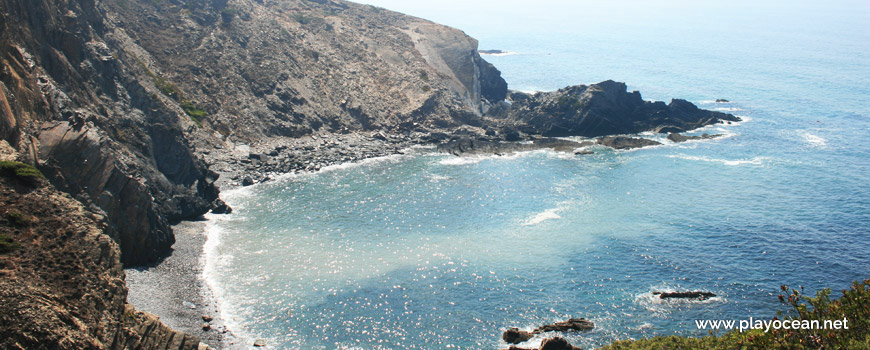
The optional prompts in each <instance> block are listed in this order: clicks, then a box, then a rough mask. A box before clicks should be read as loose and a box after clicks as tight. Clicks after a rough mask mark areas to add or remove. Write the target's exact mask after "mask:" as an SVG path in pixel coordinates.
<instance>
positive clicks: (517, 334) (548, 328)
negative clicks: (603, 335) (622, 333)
mask: <svg viewBox="0 0 870 350" xmlns="http://www.w3.org/2000/svg"><path fill="white" fill-rule="evenodd" d="M592 329H595V324H594V323H592V321H589V320H587V319H585V318H582V317H581V318H571V319H568V320H567V321H564V322H556V323H553V324H546V325H543V326H540V327H538V328H535V329H534V330H532V331H531V332H529V331H523V330H520V329H519V328H510V329H508V330H506V331H505V332H504V333H502V336H501V339H502V340H504V341H505V342H506V343H508V344H519V343H522V342H524V341H528V340H529V339H532V338H533V337H534V336H535V335H537V334H541V333H546V332H569V331H581V332H585V331H590V330H592Z"/></svg>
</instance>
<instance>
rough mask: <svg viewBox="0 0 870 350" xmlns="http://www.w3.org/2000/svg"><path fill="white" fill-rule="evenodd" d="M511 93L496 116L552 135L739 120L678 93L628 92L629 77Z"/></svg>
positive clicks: (663, 128) (693, 126) (675, 129)
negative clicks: (649, 95)
mask: <svg viewBox="0 0 870 350" xmlns="http://www.w3.org/2000/svg"><path fill="white" fill-rule="evenodd" d="M510 99H511V100H512V104H511V106H510V108H508V109H506V110H502V111H498V113H496V114H494V115H493V118H495V119H501V120H502V123H505V124H513V125H515V126H516V127H517V128H520V129H521V130H522V131H524V132H525V133H528V134H541V135H544V136H553V137H558V136H585V137H597V136H605V135H618V134H635V133H639V132H643V131H656V132H660V131H667V132H682V131H687V130H693V129H697V128H700V127H702V126H706V125H710V124H716V123H721V122H724V121H739V120H740V119H739V118H737V117H735V116H733V115H730V114H725V113H720V112H714V111H708V110H703V109H699V108H698V107H697V106H695V105H694V104H692V103H690V102H688V101H685V100H679V99H674V100H672V101H671V103H670V104H665V103H664V102H648V101H644V100H643V98H641V95H640V93H639V92H637V91H634V92H627V91H626V86H625V84H624V83H618V82H614V81H611V80H608V81H604V82H601V83H598V84H592V85H589V86H585V85H578V86H571V87H566V88H564V89H560V90H557V91H553V92H540V93H536V94H534V95H530V94H525V93H521V92H513V93H511V95H510Z"/></svg>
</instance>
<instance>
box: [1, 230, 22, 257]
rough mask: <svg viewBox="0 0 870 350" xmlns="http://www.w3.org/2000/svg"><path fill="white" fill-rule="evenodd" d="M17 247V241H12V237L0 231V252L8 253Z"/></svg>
mask: <svg viewBox="0 0 870 350" xmlns="http://www.w3.org/2000/svg"><path fill="white" fill-rule="evenodd" d="M18 247H19V244H18V242H15V241H13V240H12V238H11V237H9V236H8V235H6V234H5V233H0V253H4V254H5V253H9V252H11V251H13V250H15V249H18Z"/></svg>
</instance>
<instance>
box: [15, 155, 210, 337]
mask: <svg viewBox="0 0 870 350" xmlns="http://www.w3.org/2000/svg"><path fill="white" fill-rule="evenodd" d="M0 143H3V144H5V142H4V141H0ZM0 153H3V152H0ZM0 208H3V209H2V210H0V236H2V238H3V241H4V242H3V243H9V242H11V245H12V248H11V249H0V299H2V300H3V302H2V303H0V348H3V349H61V350H66V349H70V350H72V349H139V348H149V349H151V348H153V349H179V350H180V349H189V350H194V349H198V348H199V338H196V337H194V336H191V335H187V334H183V333H178V332H175V331H173V330H171V329H169V328H168V327H166V326H164V325H163V324H161V323H160V321H159V319H158V318H157V317H155V316H153V315H149V314H146V313H142V312H138V311H136V310H134V309H133V308H132V307H131V306H130V305H128V304H126V299H127V288H126V287H125V285H124V270H123V268H122V265H121V261H120V252H119V250H118V246H117V245H116V244H115V242H113V240H112V239H111V238H109V237H108V236H106V235H104V234H103V230H104V229H105V226H106V223H105V221H104V217H102V216H101V215H99V214H95V213H92V212H90V211H88V210H87V209H86V208H85V207H83V206H82V205H81V204H80V203H79V202H78V201H76V200H74V199H73V198H71V197H70V196H69V195H67V194H65V193H61V192H59V191H57V190H56V189H54V188H53V187H52V186H51V185H50V184H48V183H47V181H45V180H38V181H33V182H26V183H25V182H21V181H19V179H15V178H14V177H13V176H9V174H7V173H3V174H0ZM3 247H4V248H5V247H7V245H4V246H3Z"/></svg>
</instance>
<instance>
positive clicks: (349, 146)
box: [125, 130, 697, 350]
mask: <svg viewBox="0 0 870 350" xmlns="http://www.w3.org/2000/svg"><path fill="white" fill-rule="evenodd" d="M693 131H697V130H693ZM690 132H692V131H690ZM366 136H369V135H366ZM414 136H417V137H407V136H405V137H402V136H398V135H388V136H386V137H384V139H383V140H380V139H377V138H373V137H371V136H369V137H365V136H363V135H359V134H357V135H351V136H349V135H330V134H327V135H320V136H319V137H310V138H307V139H301V140H299V139H297V140H293V141H295V142H293V143H292V145H293V146H297V147H299V146H302V147H304V146H309V147H310V145H312V144H322V145H324V146H326V147H323V148H322V149H318V148H319V147H318V148H315V149H314V152H310V153H308V154H306V155H301V156H297V158H296V159H294V160H295V161H294V160H291V161H290V162H289V163H291V164H293V165H295V166H291V167H290V169H288V170H289V171H287V172H283V173H279V172H276V171H275V170H277V169H275V168H276V167H275V165H276V164H275V163H272V164H269V163H267V162H262V163H259V162H244V161H243V160H246V158H248V157H245V155H246V154H248V153H250V154H263V153H265V152H264V151H266V150H269V149H276V148H277V147H280V146H281V145H282V144H283V145H286V144H287V143H286V142H287V140H280V141H279V140H269V141H271V142H263V143H261V144H258V145H253V146H245V149H244V150H243V151H242V152H238V151H239V150H236V151H237V152H236V153H240V154H235V156H236V157H232V156H228V155H224V157H215V156H214V155H211V157H209V158H211V159H210V160H211V161H210V162H209V163H210V165H215V164H217V165H218V167H219V168H220V167H223V169H219V170H218V173H219V174H220V178H221V179H222V180H223V181H220V183H221V184H220V185H221V186H220V187H221V192H227V191H231V190H233V189H237V188H242V187H246V185H243V184H239V183H238V180H239V179H240V178H242V177H250V176H253V177H255V178H256V179H257V180H255V181H254V184H256V183H260V182H267V181H271V180H273V179H275V178H276V177H279V176H282V175H289V174H300V173H318V172H319V171H320V170H324V169H326V168H329V167H332V166H336V165H341V164H354V163H360V162H363V161H365V160H368V159H376V158H380V157H385V156H391V155H401V154H406V152H407V149H409V148H412V147H413V146H426V145H429V146H433V147H437V146H435V143H434V142H432V140H426V139H424V138H422V137H419V135H414ZM333 138H335V139H337V140H335V139H333ZM328 139H333V140H331V141H332V142H331V145H329V146H327V145H328V143H327V142H324V141H325V140H328ZM531 139H532V140H534V139H535V138H534V136H533V137H531ZM281 141H283V142H281ZM336 141H338V142H336ZM342 141H344V142H342ZM347 141H350V142H347ZM303 145H304V146H303ZM360 146H362V150H360V149H358V148H357V147H360ZM660 146H661V145H660ZM302 147H300V148H302ZM649 147H650V146H647V147H640V148H649ZM652 147H655V146H652ZM335 148H339V149H342V150H344V151H350V152H348V153H351V154H353V156H351V157H348V153H343V152H335V153H333V152H330V151H333V150H334V149H335ZM355 148H357V149H355ZM543 149H546V147H545V148H543ZM282 150H283V149H282ZM323 150H325V151H327V152H323V153H321V152H318V151H323ZM535 150H537V149H535ZM361 151H362V152H361ZM254 152H263V153H254ZM324 153H326V154H324ZM330 153H331V154H330ZM336 153H338V154H336ZM571 153H573V152H571ZM231 154H232V153H231ZM444 154H449V153H444ZM475 155H478V156H479V154H462V155H459V156H458V157H460V158H461V157H467V156H475ZM493 155H494V156H503V155H499V154H493ZM354 156H356V157H354ZM575 156H576V155H575ZM207 157H208V155H207ZM258 163H259V164H258ZM294 163H295V164H294ZM312 163H313V164H312ZM285 164H286V163H285ZM311 165H314V166H311ZM232 168H235V169H232ZM230 169H232V170H230ZM227 215H229V214H227ZM207 225H208V219H206V218H205V217H203V218H200V219H196V220H192V221H182V222H180V223H178V224H176V225H173V226H172V229H173V233H174V235H175V240H176V242H175V244H173V246H172V252H171V253H170V255H168V256H167V257H165V258H164V259H163V260H161V261H159V262H157V263H156V264H153V265H149V266H144V267H134V268H128V269H125V272H126V275H127V279H126V283H127V288H128V290H129V292H128V296H127V301H128V302H129V303H130V304H132V305H133V306H134V307H135V308H136V309H138V310H142V311H146V312H149V313H152V314H154V315H157V316H159V317H160V320H161V321H162V322H163V323H164V324H166V325H167V326H169V327H171V328H173V329H175V330H179V331H182V332H186V333H189V334H192V335H195V336H198V337H200V339H201V342H202V343H205V344H207V345H209V346H210V347H212V348H214V349H218V350H220V349H228V350H235V349H249V348H251V347H252V346H253V343H251V344H245V343H244V342H245V341H246V339H243V338H241V337H238V336H236V335H235V334H233V333H232V331H231V330H230V329H229V328H227V325H226V323H225V321H224V320H223V319H222V317H221V310H220V302H219V301H218V300H217V297H216V295H215V294H214V291H213V290H212V287H211V286H210V285H209V284H208V281H207V280H206V277H205V275H204V270H205V268H206V267H205V264H206V261H205V259H206V257H205V254H206V252H205V249H206V248H207V247H206V243H207V241H208V239H209V234H208V232H206V230H207ZM191 282H193V283H191ZM191 306H193V308H191ZM203 316H207V317H209V318H210V319H211V321H210V322H205V321H204V317H203ZM203 323H209V325H210V329H208V330H204V329H203Z"/></svg>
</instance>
